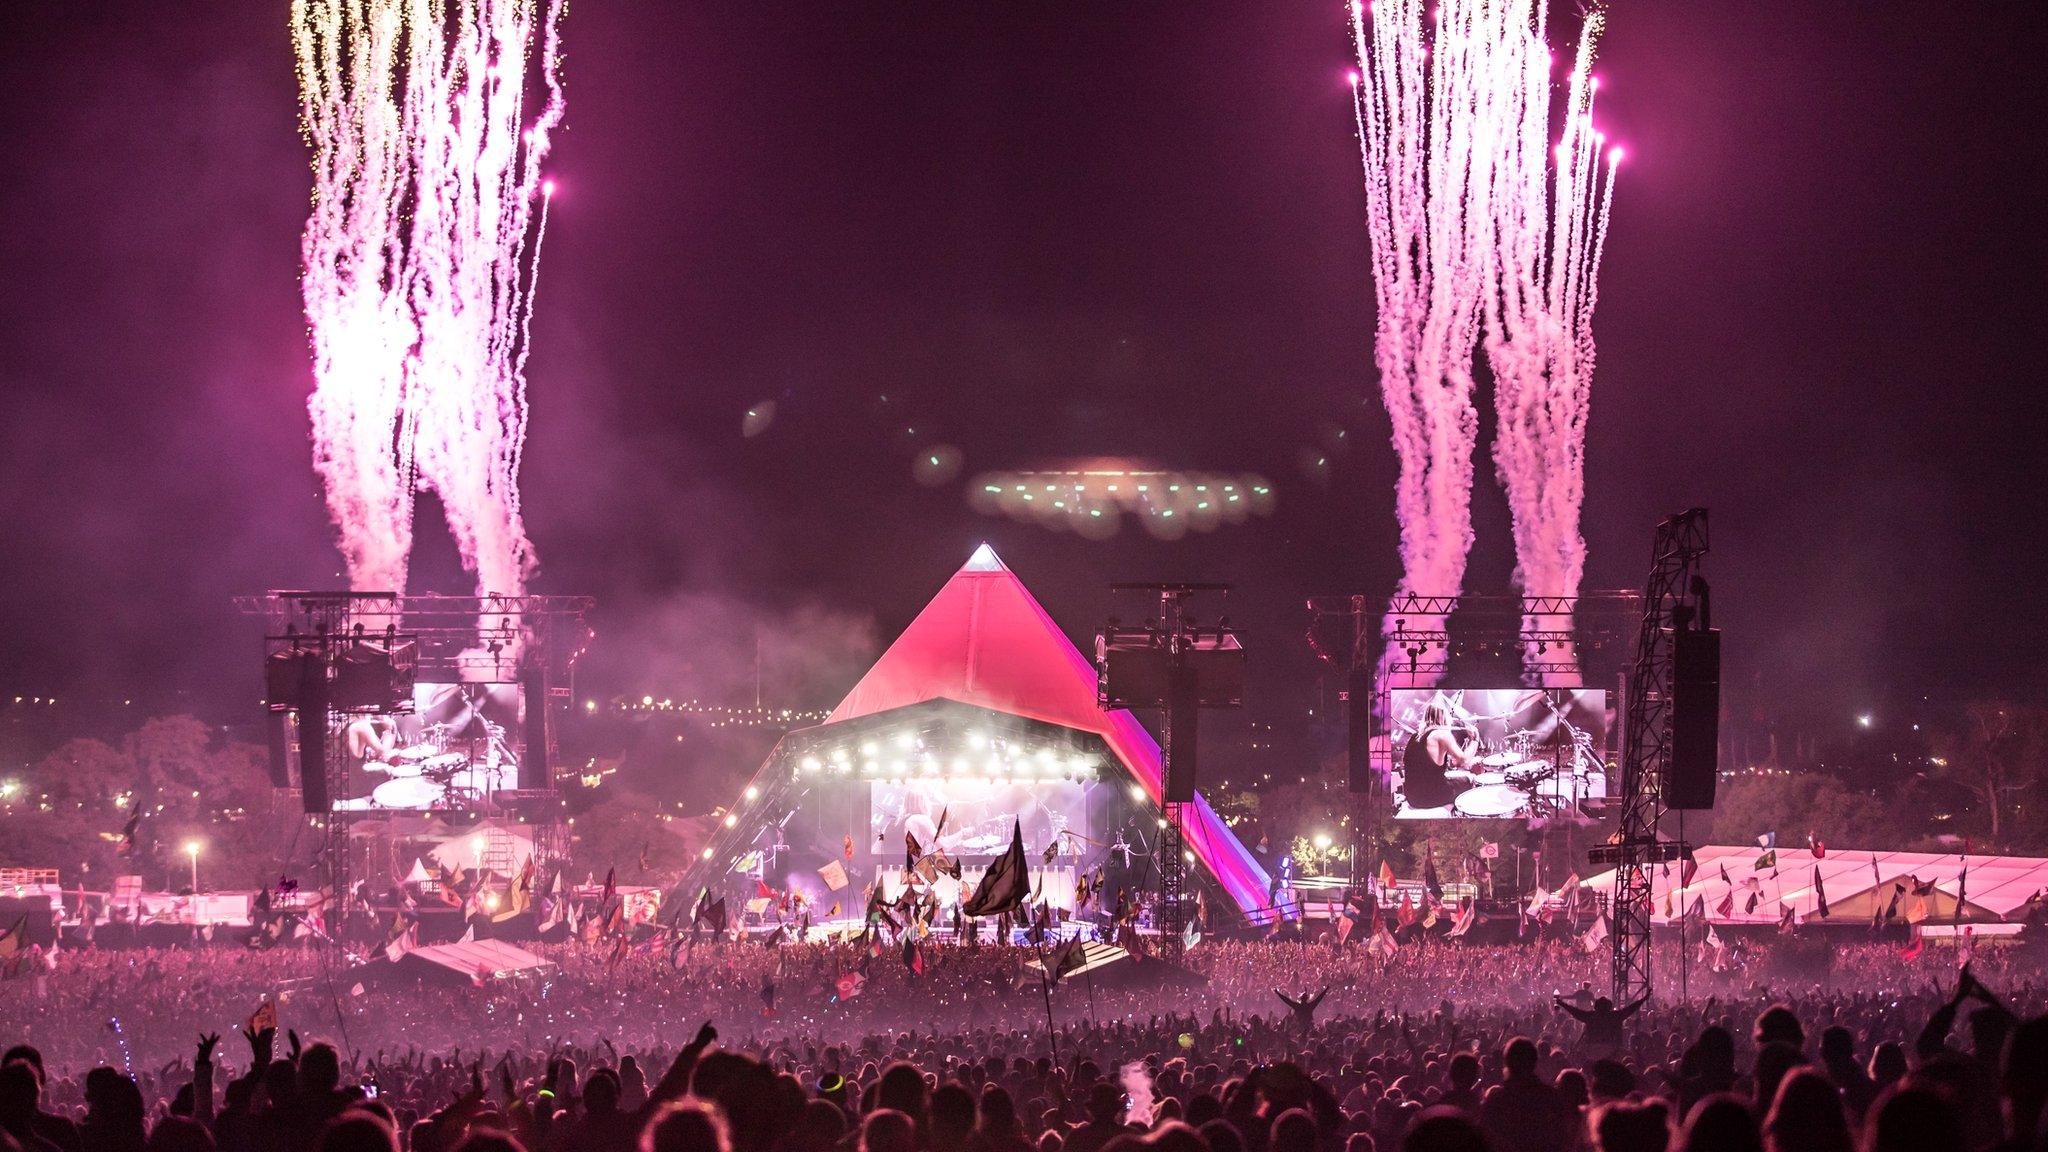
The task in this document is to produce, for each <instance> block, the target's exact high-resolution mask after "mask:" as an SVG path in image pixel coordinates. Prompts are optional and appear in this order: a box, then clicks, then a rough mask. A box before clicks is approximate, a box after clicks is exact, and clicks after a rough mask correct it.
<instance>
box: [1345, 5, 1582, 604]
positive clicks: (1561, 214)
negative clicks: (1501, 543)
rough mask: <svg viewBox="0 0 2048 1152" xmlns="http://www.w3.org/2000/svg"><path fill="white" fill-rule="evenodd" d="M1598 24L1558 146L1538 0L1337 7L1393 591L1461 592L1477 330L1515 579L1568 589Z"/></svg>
mask: <svg viewBox="0 0 2048 1152" xmlns="http://www.w3.org/2000/svg"><path fill="white" fill-rule="evenodd" d="M1426 15H1427V17H1428V20H1429V26H1427V27H1426V26H1425V17H1426ZM1600 27H1601V15H1600V13H1599V12H1598V11H1597V10H1596V11H1594V12H1592V13H1591V14H1589V15H1588V16H1587V18H1586V22H1585V28H1584V32H1583V35H1582V38H1581V40H1580V43H1579V46H1578V50H1577V52H1576V54H1575V57H1574V64H1573V69H1572V72H1571V74H1570V76H1569V77H1568V78H1567V82H1566V85H1565V92H1566V108H1565V116H1564V132H1563V141H1562V142H1561V143H1560V144H1559V145H1557V147H1556V149H1555V150H1554V151H1553V150H1552V149H1551V148H1550V147H1549V121H1550V99H1551V97H1550V83H1551V80H1550V71H1551V64H1550V56H1549V50H1548V48H1547V45H1546V41H1545V18H1544V6H1543V5H1542V4H1541V3H1540V2H1539V0H1441V3H1439V4H1438V6H1437V7H1436V9H1435V11H1434V13H1433V14H1430V13H1429V12H1428V5H1427V4H1426V3H1425V2H1424V0H1377V2H1375V3H1371V4H1365V3H1354V4H1353V6H1352V31H1353V36H1354V39H1355V42H1356V47H1357V52H1358V61H1359V72H1358V73H1356V74H1354V76H1353V77H1352V81H1353V86H1354V93H1355V100H1354V106H1355V111H1356V116H1357V126H1358V137H1359V141H1360V147H1361V150H1362V154H1363V158H1364V163H1365V178H1366V179H1365V184H1366V213H1367V223H1368V228H1369V231H1370V234H1371V240H1372V260H1373V284H1374V288H1375V292H1376V294H1377V297H1378V304H1379V309H1378V312H1379V321H1378V330H1377V332H1376V333H1375V340H1374V353H1375V360H1376V362H1377V366H1378V368H1379V373H1380V386H1381V390H1382V393H1383V395H1384V398H1385V401H1386V406H1387V413H1388V416H1389V417H1390V419H1391V421H1392V424H1393V433H1394V434H1393V439H1394V447H1395V450H1396V452H1397V453H1398V455H1399V456H1400V479H1399V481H1398V485H1397V489H1396V510H1397V513H1398V515H1399V519H1400V524H1401V561H1402V569H1403V573H1402V578H1401V591H1403V592H1415V593H1421V594H1424V595H1432V596H1448V595H1455V594H1457V593H1458V592H1459V591H1460V590H1461V589H1462V586H1463V584H1464V576H1465V560H1466V555H1467V554H1468V552H1469V551H1470V550H1471V546H1472V513H1471V496H1472V456H1473V450H1474V447H1475V444H1476V440H1477V433H1478V416H1477V413H1476V411H1475V409H1474V406H1473V400H1472V382H1473V357H1474V355H1475V353H1476V351H1477V349H1478V346H1479V341H1480V337H1481V334H1482V332H1483V333H1484V336H1485V346H1486V352H1487V357H1488V362H1489V364H1490V366H1491V367H1492V369H1493V372H1494V376H1495V381H1496V402H1497V406H1498V410H1499V415H1500V423H1499V433H1498V437H1497V442H1496V445H1495V452H1494V459H1495V465H1496V468H1497V470H1498V473H1499V475H1500V478H1501V482H1502V485H1503V487H1505V488H1506V490H1507V493H1508V499H1509V504H1510V507H1511V508H1512V510H1513V514H1514V525H1515V544H1516V556H1517V560H1518V565H1517V579H1518V581H1519V583H1520V584H1521V586H1522V588H1523V590H1524V591H1525V592H1526V593H1529V594H1532V595H1545V596H1564V595H1573V594H1576V592H1577V591H1578V583H1579V578H1580V575H1581V573H1582V572H1583V570H1584V566H1585V543H1584V541H1583V539H1581V537H1580V536H1579V523H1578V518H1579V507H1580V503H1581V501H1582V499H1583V496H1584V488H1585V484H1584V479H1585V474H1584V458H1585V453H1584V433H1585V418H1586V401H1587V391H1588V385H1589V384H1590V381H1591V377H1592V365H1593V338H1592V315H1593V304H1594V301H1595V298H1596V296H1597V291H1596V276H1597V272H1598V268H1599V261H1600V250H1601V245H1602V242H1603V240H1604V239H1605V236H1606V228H1607V210H1608V206H1609V204H1610V203H1611V202H1612V201H1611V197H1612V189H1613V183H1612V177H1613V166H1614V163H1615V162H1616V161H1617V160H1618V159H1619V156H1620V152H1619V150H1618V149H1612V150H1610V149H1607V148H1606V147H1605V140H1604V138H1603V137H1601V136H1600V134H1599V133H1597V132H1595V131H1594V129H1593V125H1592V104H1593V91H1594V89H1595V88H1597V86H1598V85H1597V82H1596V81H1594V80H1593V79H1592V76H1591V71H1590V68H1591V61H1592V51H1593V44H1594V42H1595V40H1596V38H1597V37H1598V35H1599V32H1600ZM1552 159H1554V160H1555V161H1556V163H1555V165H1554V167H1553V165H1552V164H1551V161H1552ZM1412 623H1413V621H1411V624H1412ZM1437 623H1438V624H1440V623H1441V622H1437Z"/></svg>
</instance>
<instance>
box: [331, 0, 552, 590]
mask: <svg viewBox="0 0 2048 1152" xmlns="http://www.w3.org/2000/svg"><path fill="white" fill-rule="evenodd" d="M560 17H561V4H560V3H559V0H295V3H294V4H293V6H292V33H293V35H292V41H293V47H294V50H295V52H296V54H297V58H298V73H299V86H300V115H301V122H302V125H303V127H304V130H305V135H306V138H307V141H308V142H309V143H310V145H311V146H312V150H313V175H314V189H313V209H312V212H311V214H310V215H309V216H308V218H307V221H306V232H305V237H304V240H303V243H302V256H303V259H304V275H303V277H302V288H303V291H304V296H305V305H306V318H307V321H308V324H309V327H310V329H311V332H312V340H313V360H314V364H313V368H314V371H313V375H314V387H313V396H312V399H311V401H310V403H309V409H310V412H311V415H312V425H313V457H314V465H315V467H316V468H317V469H318V470H319V473H320V476H321V479H322V480H323V481H324V483H325V486H326V493H327V506H328V511H329V514H330V515H331V516H332V517H333V519H334V522H335V525H336V527H337V529H338V530H339V532H340V536H341V550H342V554H343V556H344V558H345V559H346V560H347V562H348V567H349V579H350V581H351V583H352V584H353V585H354V586H355V587H358V588H380V589H393V590H401V591H402V590H403V589H404V587H405V577H406V566H407V561H408V558H409V556H410V553H411V549H412V508H413V496H414V494H415V492H416V491H417V490H418V489H419V487H421V486H425V487H426V488H428V489H430V490H432V491H433V492H435V493H436V494H437V495H439V497H440V498H441V502H442V504H443V506H444V508H445V510H446V514H447V519H448V523H449V527H450V529H451V530H452V531H453V533H454V536H455V540H456V544H457V546H458V548H459V550H460V552H461V554H462V558H463V563H464V564H465V566H467V567H468V568H469V569H470V570H471V571H473V572H474V573H475V574H476V577H477V586H478V590H479V591H484V592H497V593H517V592H520V591H522V590H523V589H524V587H525V582H526V577H527V575H528V574H529V572H530V571H531V570H532V567H533V549H532V545H531V544H530V543H529V541H528V540H527V537H526V530H525V527H524V525H523V524H522V522H521V517H520V509H519V488H518V477H519V454H520V450H521V447H522V445H523V444H524V442H525V436H526V419H527V410H526V380H525V368H526V354H527V343H528V342H527V335H528V330H529V324H530V319H531V316H532V307H533V292H534V288H535V285H536V283H537V281H538V277H539V272H540V264H539V254H540V241H541V238H542V236H543V235H544V234H545V232H546V226H547V205H548V201H549V194H550V193H551V192H552V187H551V186H550V185H548V184H545V183H544V182H543V181H542V180H541V177H540V166H541V163H542V161H543V160H544V159H545V158H546V156H547V152H548V143H549V135H550V133H551V131H552V130H553V129H554V127H555V126H556V125H557V124H559V123H560V121H561V117H562V110H563V97H562V87H561V80H560V73H559V68H558V59H559V55H560V51H559V50H560V42H559V21H560ZM535 70H537V72H538V82H539V90H540V91H541V92H542V93H543V96H544V98H543V101H542V105H541V108H540V110H539V112H538V114H536V115H532V117H531V119H529V115H530V114H529V111H528V110H527V108H526V103H527V95H528V85H529V80H530V77H529V72H530V71H535Z"/></svg>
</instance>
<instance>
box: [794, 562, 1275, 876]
mask: <svg viewBox="0 0 2048 1152" xmlns="http://www.w3.org/2000/svg"><path fill="white" fill-rule="evenodd" d="M928 700H953V701H957V702H959V703H962V704H970V705H974V706H976V707H981V708H988V709H991V710H993V711H997V712H1004V713H1008V714H1009V715H1012V716H1021V717H1024V718H1025V719H1027V720H1038V721H1043V722H1045V723H1049V724H1059V725H1062V726H1064V727H1067V728H1072V729H1076V730H1078V731H1082V732H1092V733H1094V734H1096V735H1098V736H1100V737H1102V739H1103V741H1104V742H1105V743H1107V744H1108V745H1109V748H1110V750H1111V751H1112V752H1114V753H1115V754H1116V757H1117V759H1118V760H1119V761H1121V762H1122V763H1123V765H1124V767H1125V768H1126V769H1127V770H1128V771H1129V772H1130V773H1131V776H1132V778H1133V779H1134V780H1136V781H1137V782H1138V783H1139V784H1140V785H1142V786H1143V787H1144V789H1145V791H1146V794H1147V795H1148V796H1149V797H1151V799H1152V800H1153V802H1154V803H1157V802H1158V800H1159V795H1160V772H1159V743H1158V741H1156V740H1154V739H1153V738H1152V734H1151V733H1149V732H1147V731H1146V730H1145V727H1144V725H1142V724H1140V723H1139V722H1138V719H1137V717H1135V716H1133V715H1131V714H1130V713H1129V712H1128V711H1124V710H1121V709H1119V710H1117V711H1113V712H1105V711H1103V710H1102V709H1101V708H1100V707H1098V706H1097V705H1096V698H1095V666H1094V664H1092V663H1090V662H1089V660H1088V658H1087V657H1085V656H1083V655H1081V652H1080V650H1079V649H1077V648H1075V647H1074V644H1073V642H1072V641H1070V640H1068V639H1067V636H1066V633H1064V632H1062V631H1060V627H1059V625H1058V624H1055V623H1054V622H1053V619H1052V617H1051V616H1050V615H1048V614H1047V613H1046V611H1045V609H1044V608H1043V607H1041V606H1040V605H1039V603H1038V600H1037V598H1036V597H1034V596H1032V595H1031V592H1030V590H1029V589H1027V588H1025V587H1024V582H1023V581H1021V580H1019V579H1017V576H1016V574H1015V573H1013V572H1011V571H1010V569H1009V567H1008V566H1007V565H1005V564H1004V563H1003V562H1002V560H1001V558H999V557H998V556H997V555H996V553H995V549H993V548H990V547H989V546H988V545H987V544H983V545H981V546H980V547H978V548H976V549H975V550H974V554H973V555H972V556H970V557H969V558H968V560H967V563H966V564H965V565H963V566H961V568H960V570H959V571H958V572H955V573H954V574H953V577H952V579H950V580H948V581H946V583H945V586H944V587H942V588H940V589H939V591H938V594H937V595H936V596H933V597H932V599H931V602H930V603H928V604H926V605H925V606H924V610H923V611H921V612H919V613H918V614H917V618H916V619H914V620H912V621H911V622H910V626H909V627H907V628H905V629H904V630H903V633H902V635H900V636H898V637H896V640H895V642H894V643H892V644H890V645H889V648H888V650H887V651H886V652H883V653H882V656H881V659H879V660H877V661H875V664H874V666H873V667H872V668H869V669H868V671H867V674H866V675H864V676H862V677H861V678H860V682H859V683H857V684H855V685H854V686H853V690H852V691H850V692H848V693H847V694H846V698H845V699H843V700H841V701H840V702H839V706H838V707H836V708H834V709H833V710H832V714H831V715H830V716H828V717H826V719H825V725H831V724H836V723H840V722H843V721H847V720H854V719H859V718H861V717H865V716H872V715H874V714H876V713H878V712H886V711H888V710H890V709H893V708H902V707H906V706H908V705H912V704H921V703H923V702H925V701H928ZM821 727H822V725H821ZM1185 835H1186V839H1187V842H1188V846H1189V847H1190V848H1191V849H1192V850H1193V851H1194V853H1195V856H1196V858H1197V859H1198V860H1200V861H1201V863H1202V864H1203V866H1204V867H1206V868H1208V869H1209V871H1210V873H1211V874H1212V875H1214V876H1215V877H1216V879H1217V881H1218V882H1219V883H1220V884H1221V885H1222V886H1223V888H1224V890H1225V891H1226V892H1228V893H1229V894H1230V896H1231V898H1232V899H1233V900H1235V901H1236V902H1237V904H1238V907H1239V908H1241V909H1244V910H1247V911H1249V910H1250V909H1253V908H1257V907H1260V906H1262V905H1263V904H1264V903H1265V901H1266V889H1267V876H1266V871H1265V869H1264V868H1262V867H1260V866H1259V864H1258V862H1257V861H1256V860H1254V859H1253V858H1252V855H1251V853H1249V852H1247V851H1245V848H1244V845H1243V844H1241V843H1239V841H1238V839H1237V836H1236V835H1235V834H1234V833H1232V832H1231V831H1230V829H1229V828H1228V827H1227V826H1226V825H1225V824H1224V823H1223V821H1222V819H1221V818H1219V817H1218V816H1217V815H1216V812H1215V810H1214V809H1212V808H1211V807H1210V806H1209V803H1208V801H1207V800H1204V799H1201V798H1199V797H1197V799H1196V801H1195V803H1194V805H1193V809H1192V812H1191V814H1190V815H1189V817H1188V822H1187V826H1186V829H1185Z"/></svg>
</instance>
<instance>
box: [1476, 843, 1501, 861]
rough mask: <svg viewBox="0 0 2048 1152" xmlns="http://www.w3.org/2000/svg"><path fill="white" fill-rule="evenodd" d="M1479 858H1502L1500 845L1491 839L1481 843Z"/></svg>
mask: <svg viewBox="0 0 2048 1152" xmlns="http://www.w3.org/2000/svg"><path fill="white" fill-rule="evenodd" d="M1479 858H1480V859H1481V860H1498V859H1500V845H1499V844H1497V843H1495V842H1494V841H1491V840H1487V841H1484V842H1482V843H1481V844H1480V845H1479Z"/></svg>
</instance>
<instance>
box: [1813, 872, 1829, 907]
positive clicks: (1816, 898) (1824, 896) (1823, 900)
mask: <svg viewBox="0 0 2048 1152" xmlns="http://www.w3.org/2000/svg"><path fill="white" fill-rule="evenodd" d="M1813 903H1814V910H1815V911H1817V912H1819V913H1820V918H1821V919H1823V920H1825V919H1827V918H1828V890H1827V886H1826V885H1825V884H1822V883H1821V881H1820V865H1818V864H1815V865H1814V866H1813Z"/></svg>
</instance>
